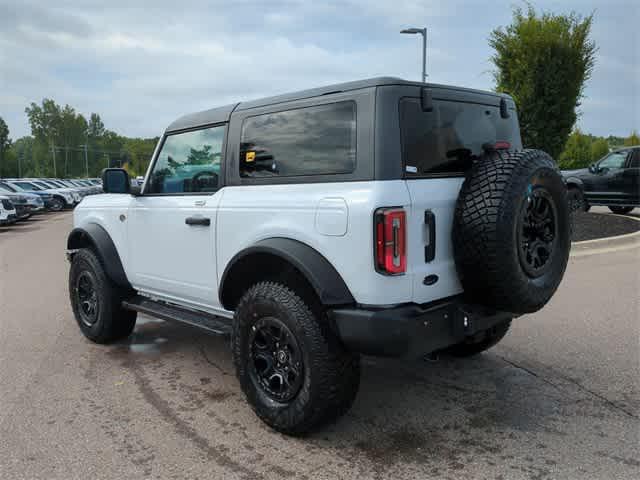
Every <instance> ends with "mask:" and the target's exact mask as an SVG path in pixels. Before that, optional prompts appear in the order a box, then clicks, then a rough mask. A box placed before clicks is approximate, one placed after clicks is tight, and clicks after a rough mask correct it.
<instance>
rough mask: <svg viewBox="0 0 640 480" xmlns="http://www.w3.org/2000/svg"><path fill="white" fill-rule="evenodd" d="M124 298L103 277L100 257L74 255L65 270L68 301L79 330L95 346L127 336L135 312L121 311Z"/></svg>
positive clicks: (84, 251) (84, 252)
mask: <svg viewBox="0 0 640 480" xmlns="http://www.w3.org/2000/svg"><path fill="white" fill-rule="evenodd" d="M124 297H125V295H124V292H123V291H122V289H121V288H119V287H118V286H117V285H115V284H114V283H113V282H112V281H111V280H110V279H109V278H108V277H107V275H106V273H105V271H104V267H103V266H102V263H101V261H100V258H98V256H97V255H96V254H95V253H94V252H93V251H92V250H88V249H82V250H80V251H79V252H77V253H76V254H75V255H74V256H73V259H72V260H71V269H70V270H69V298H70V300H71V307H72V308H73V314H74V316H75V317H76V321H77V322H78V326H79V327H80V330H81V331H82V333H83V334H84V336H85V337H87V338H88V339H89V340H91V341H93V342H96V343H111V342H115V341H117V340H120V339H123V338H126V337H128V336H129V335H130V334H131V332H132V331H133V329H134V327H135V325H136V316H137V314H136V312H134V311H131V310H125V309H123V308H122V300H123V299H124Z"/></svg>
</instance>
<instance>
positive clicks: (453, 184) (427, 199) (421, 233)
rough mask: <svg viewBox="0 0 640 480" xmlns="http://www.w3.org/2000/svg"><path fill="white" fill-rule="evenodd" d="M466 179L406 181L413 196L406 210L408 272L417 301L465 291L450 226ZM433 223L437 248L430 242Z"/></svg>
mask: <svg viewBox="0 0 640 480" xmlns="http://www.w3.org/2000/svg"><path fill="white" fill-rule="evenodd" d="M463 181H464V178H461V177H452V178H429V179H415V180H406V183H407V188H408V190H409V195H410V197H411V206H410V207H409V209H408V212H407V237H408V238H407V240H408V241H407V248H408V252H407V274H408V275H412V277H413V278H412V285H413V294H412V300H413V301H414V302H416V303H426V302H430V301H433V300H437V299H440V298H444V297H449V296H451V295H456V294H458V293H461V292H462V287H461V286H460V282H459V280H458V274H457V273H456V268H455V264H454V260H453V245H452V242H451V229H452V226H453V213H454V209H455V205H456V200H457V198H458V192H459V191H460V187H461V186H462V182H463ZM425 214H426V215H425ZM432 226H435V249H434V248H433V245H432V244H430V239H431V238H433V233H432V231H431V228H432ZM431 256H432V257H433V258H430V257H431ZM425 279H427V281H426V282H425ZM434 280H435V281H434ZM431 282H433V283H431Z"/></svg>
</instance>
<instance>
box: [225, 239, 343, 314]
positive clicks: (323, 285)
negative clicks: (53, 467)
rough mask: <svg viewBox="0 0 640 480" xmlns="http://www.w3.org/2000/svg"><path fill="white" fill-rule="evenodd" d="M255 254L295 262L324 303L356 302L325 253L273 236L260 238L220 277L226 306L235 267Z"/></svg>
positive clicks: (238, 256)
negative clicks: (227, 291)
mask: <svg viewBox="0 0 640 480" xmlns="http://www.w3.org/2000/svg"><path fill="white" fill-rule="evenodd" d="M255 254H269V255H274V256H276V257H279V258H281V259H282V260H284V261H286V262H287V263H289V264H290V265H292V266H293V267H294V268H296V269H297V270H298V271H299V272H300V273H301V274H302V275H303V276H304V277H305V278H306V279H307V281H308V282H309V284H310V285H311V287H312V288H313V290H314V291H315V293H316V294H317V296H318V299H319V300H320V302H321V303H322V304H323V305H326V306H335V305H349V304H353V303H355V300H354V299H353V295H351V292H350V291H349V288H348V287H347V284H346V283H345V282H344V280H343V279H342V277H341V276H340V274H339V273H338V271H337V270H336V269H335V268H334V267H333V265H331V263H330V262H329V261H328V260H327V259H326V258H324V256H322V254H321V253H319V252H318V251H317V250H315V249H314V248H312V247H310V246H309V245H307V244H305V243H302V242H299V241H297V240H292V239H290V238H281V237H273V238H267V239H264V240H260V241H259V242H257V243H255V244H254V245H252V246H251V247H248V248H245V249H244V250H242V251H240V252H238V253H237V254H236V255H234V257H233V258H232V259H231V260H230V261H229V262H228V263H227V266H226V267H225V270H224V273H223V274H222V277H220V284H219V285H220V286H219V289H218V295H219V298H220V303H221V304H222V305H225V304H227V303H228V302H227V301H225V300H226V298H227V295H226V294H225V286H227V282H228V281H229V278H230V276H232V272H233V269H234V266H236V265H238V262H240V261H241V260H242V259H246V258H247V257H248V256H250V255H255ZM225 308H226V305H225Z"/></svg>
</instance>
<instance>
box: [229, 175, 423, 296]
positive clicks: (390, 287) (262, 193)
mask: <svg viewBox="0 0 640 480" xmlns="http://www.w3.org/2000/svg"><path fill="white" fill-rule="evenodd" d="M341 200H343V202H342V201H341ZM409 202H410V197H409V192H408V190H407V186H406V183H405V182H404V181H402V180H396V181H386V182H374V181H369V182H342V183H314V184H297V185H295V184H290V185H245V186H233V187H226V188H225V189H224V195H223V196H222V200H221V203H220V207H219V212H218V238H217V249H218V272H224V270H225V267H226V266H227V263H228V262H229V261H230V260H231V258H232V257H233V256H234V255H235V254H236V253H238V252H240V251H242V250H243V249H245V248H248V247H250V246H252V245H253V244H255V243H256V242H258V241H260V240H263V239H265V238H273V237H285V238H291V239H294V240H298V241H300V242H302V243H305V244H307V245H309V246H310V247H312V248H314V249H315V250H317V251H318V252H319V253H320V254H321V255H323V256H324V257H325V258H326V259H327V260H328V261H329V262H330V263H331V264H332V265H333V266H334V268H335V269H336V270H337V271H338V273H339V274H340V275H341V277H342V278H343V280H344V281H345V283H346V285H347V287H348V288H349V290H350V291H351V294H352V295H353V297H354V298H355V300H356V302H358V303H361V304H367V305H391V304H397V303H404V302H408V301H410V300H411V297H412V280H411V278H412V277H411V275H403V276H397V277H389V276H384V275H381V274H379V273H377V272H376V271H375V268H374V262H373V212H374V211H375V209H376V208H379V207H384V206H405V207H406V206H408V205H409ZM344 205H346V209H345V208H344V207H343V206H344ZM345 217H346V218H345ZM318 218H320V221H318ZM322 219H329V221H328V222H323V220H322ZM344 222H346V231H345V232H344V234H342V232H343V231H344V229H342V228H338V229H335V230H334V229H327V228H326V224H327V223H329V224H332V225H342V224H344Z"/></svg>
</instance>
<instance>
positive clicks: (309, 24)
mask: <svg viewBox="0 0 640 480" xmlns="http://www.w3.org/2000/svg"><path fill="white" fill-rule="evenodd" d="M543 1H544V0H543ZM510 4H511V1H510V0H500V1H498V2H491V4H487V3H486V2H480V1H474V0H470V1H467V2H461V1H457V0H456V1H449V2H444V1H435V0H430V1H425V0H395V1H393V2H389V1H388V0H384V1H383V0H346V1H335V0H333V1H323V2H318V1H312V0H278V1H272V2H262V1H258V0H253V1H247V0H237V1H235V2H227V1H205V0H182V1H181V2H178V3H176V2H175V1H168V0H155V1H154V2H151V3H150V2H136V1H135V0H112V1H110V2H103V1H101V0H100V1H98V0H95V1H87V0H85V1H81V0H76V1H74V0H60V1H58V2H47V3H44V4H43V3H42V2H34V1H28V0H0V115H2V116H3V117H4V118H5V119H6V120H7V122H8V123H9V126H10V128H11V130H12V136H14V137H16V136H20V135H23V134H26V133H28V127H27V123H26V117H25V115H24V107H25V106H26V105H27V104H28V103H29V102H31V101H36V102H38V101H40V100H41V99H42V98H43V97H45V96H46V97H50V98H53V99H55V100H56V101H57V102H58V103H62V104H64V103H69V104H70V105H73V106H74V107H76V108H77V109H78V110H79V111H81V112H83V113H86V114H88V113H90V112H92V111H97V112H99V113H100V114H101V115H102V117H103V119H104V121H105V123H106V124H107V127H108V128H111V129H114V130H116V131H118V132H120V133H123V134H126V135H141V136H154V135H156V134H158V133H159V132H160V131H161V130H162V129H163V128H164V127H165V126H166V125H167V124H168V123H169V122H171V121H172V120H173V119H174V118H175V117H177V116H179V115H181V114H183V113H186V112H189V111H194V110H200V109H204V108H210V107H213V106H216V105H222V104H226V103H231V102H235V101H239V100H243V99H251V98H257V97H260V96H264V95H272V94H278V93H284V92H287V91H292V90H296V89H302V88H310V87H314V86H319V85H323V84H329V83H333V82H338V81H348V80H354V79H358V78H365V77H371V76H376V75H394V76H400V77H405V78H412V79H417V78H419V73H420V68H421V67H420V48H421V45H420V42H419V38H418V37H417V36H415V37H412V36H407V35H400V34H399V30H400V29H401V28H405V27H407V26H421V25H428V27H429V29H430V30H429V40H430V41H429V50H428V72H429V73H430V80H431V81H434V82H438V83H452V84H457V85H463V86H471V87H478V88H491V86H492V79H491V76H490V75H489V74H488V71H489V70H490V69H491V65H490V64H489V62H488V57H489V56H490V54H491V52H490V51H489V48H488V46H487V37H488V35H489V32H490V30H491V29H492V28H494V27H496V26H497V25H499V24H504V23H506V22H508V21H509V18H510V13H509V12H510V10H509V9H510ZM580 5H581V4H576V6H574V7H573V8H583V9H584V10H585V13H589V12H591V10H593V6H594V5H592V4H589V5H585V6H584V7H580ZM606 14H607V15H614V13H611V12H609V11H607V13H606ZM631 18H632V19H633V16H631ZM604 20H607V18H605V19H604ZM609 20H611V19H609ZM615 24H616V29H612V28H611V26H610V23H607V22H605V21H603V23H602V25H604V26H605V27H606V30H607V31H606V32H601V31H598V32H597V33H598V37H597V38H598V39H601V40H599V41H601V42H603V43H602V44H601V46H600V47H601V54H602V59H601V62H600V64H599V65H601V70H598V69H597V70H596V73H595V74H594V80H593V83H592V85H590V87H589V88H588V89H587V95H588V97H589V99H590V100H591V99H593V101H601V99H602V98H607V97H608V96H609V95H608V93H607V90H608V86H609V85H610V84H615V85H616V88H615V93H616V98H615V99H610V100H609V101H614V102H621V103H622V105H621V107H620V109H619V112H618V114H617V116H616V118H615V119H611V120H609V121H608V122H607V123H605V122H604V121H603V120H602V119H601V118H600V116H598V115H595V114H593V115H592V114H591V112H592V111H594V110H593V108H594V106H595V104H594V103H591V104H589V103H588V102H586V103H585V106H584V109H583V110H584V115H583V117H582V119H581V122H582V123H583V125H584V126H585V129H586V130H589V131H594V132H595V133H602V134H606V133H609V132H610V131H611V132H613V133H616V132H620V131H621V130H623V131H627V130H629V129H630V128H631V127H627V125H630V124H631V123H633V122H634V121H635V122H637V117H636V118H635V120H634V117H633V115H634V114H633V112H632V111H631V109H632V107H630V106H629V105H632V104H633V101H627V102H626V104H625V102H623V100H621V98H624V96H625V95H626V96H629V95H632V94H633V91H634V90H633V89H630V88H629V87H627V86H625V84H622V83H616V82H617V81H618V79H617V78H616V76H620V75H621V73H620V72H621V70H620V68H622V69H625V68H632V69H633V68H635V69H636V70H635V72H636V74H637V64H638V62H637V61H636V62H635V65H636V67H626V66H625V65H628V64H629V61H628V58H626V57H623V56H621V55H622V54H621V53H620V51H619V50H620V48H619V43H618V41H619V40H620V39H623V38H624V39H625V40H626V41H632V40H633V38H636V39H637V36H636V37H633V35H636V34H635V30H636V28H635V25H636V22H634V21H627V22H626V23H624V22H619V21H618V22H615ZM597 25H599V24H598V22H596V26H597ZM630 37H631V40H630ZM636 41H637V40H636ZM607 42H609V43H607ZM632 43H633V42H632ZM605 55H606V56H605ZM636 55H637V54H636ZM636 60H637V59H636ZM616 62H617V63H616ZM597 68H598V67H597ZM616 72H617V73H616ZM636 128H637V125H636Z"/></svg>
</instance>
